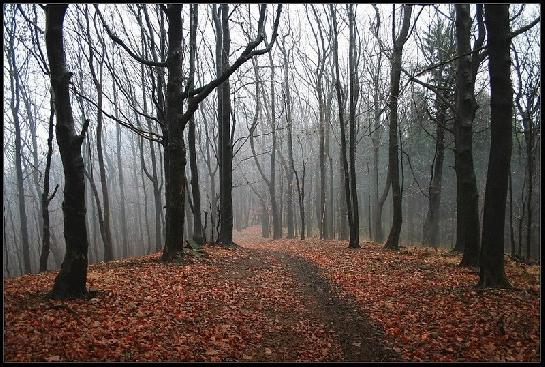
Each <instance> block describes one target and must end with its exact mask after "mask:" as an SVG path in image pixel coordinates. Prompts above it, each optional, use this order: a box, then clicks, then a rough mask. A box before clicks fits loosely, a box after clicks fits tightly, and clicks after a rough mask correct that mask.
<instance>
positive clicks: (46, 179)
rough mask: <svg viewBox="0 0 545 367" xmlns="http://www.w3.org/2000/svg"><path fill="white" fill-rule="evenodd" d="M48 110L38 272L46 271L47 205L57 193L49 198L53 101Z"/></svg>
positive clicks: (48, 243)
mask: <svg viewBox="0 0 545 367" xmlns="http://www.w3.org/2000/svg"><path fill="white" fill-rule="evenodd" d="M50 106H51V107H50V109H51V114H50V115H49V129H48V131H49V135H48V137H47V155H46V163H45V171H44V189H43V191H42V198H41V199H42V201H41V203H42V204H41V209H42V226H43V227H42V231H43V235H42V253H41V255H40V272H42V271H47V259H48V257H49V251H50V237H51V235H50V232H51V229H50V228H49V203H50V202H51V200H52V199H53V196H54V195H55V192H56V191H57V187H58V186H56V187H55V190H54V191H53V195H51V197H50V196H49V175H50V172H51V155H52V154H53V118H54V115H55V105H54V102H53V99H51V101H50Z"/></svg>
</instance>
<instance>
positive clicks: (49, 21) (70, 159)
mask: <svg viewBox="0 0 545 367" xmlns="http://www.w3.org/2000/svg"><path fill="white" fill-rule="evenodd" d="M67 7H68V6H67V5H47V7H46V28H45V29H46V30H45V40H46V47H47V56H48V59H49V68H50V75H51V86H52V88H53V96H54V101H55V112H56V114H57V125H56V135H57V144H58V145H59V152H60V155H61V160H62V164H63V167H64V178H65V180H64V182H65V184H64V201H63V204H62V208H63V214H64V238H65V240H66V253H65V256H64V261H63V263H62V267H61V270H60V272H59V274H58V275H57V277H56V278H55V282H54V284H53V289H52V290H51V293H50V294H51V296H52V297H53V298H67V297H81V296H83V295H85V294H86V293H87V289H86V282H87V248H88V247H89V243H88V241H87V228H86V226H85V181H84V177H83V175H84V165H83V158H82V156H81V144H82V142H83V138H84V134H85V132H86V130H87V127H88V121H86V123H85V124H84V126H83V130H82V132H81V135H77V134H76V132H75V129H74V118H73V116H72V107H71V105H70V93H69V89H68V84H69V81H70V77H71V75H72V74H71V73H69V72H68V71H67V70H66V65H65V56H64V41H63V22H64V15H65V13H66V8H67Z"/></svg>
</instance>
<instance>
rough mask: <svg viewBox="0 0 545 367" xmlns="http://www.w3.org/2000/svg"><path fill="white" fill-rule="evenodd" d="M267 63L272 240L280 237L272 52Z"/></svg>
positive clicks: (280, 223)
mask: <svg viewBox="0 0 545 367" xmlns="http://www.w3.org/2000/svg"><path fill="white" fill-rule="evenodd" d="M269 63H270V68H271V90H270V91H271V114H270V123H271V132H272V134H271V135H272V150H271V176H270V177H271V178H270V184H269V193H270V195H271V209H272V217H273V240H278V239H280V238H282V222H281V219H280V213H281V211H279V209H278V203H277V201H276V101H275V93H274V62H273V58H272V53H269Z"/></svg>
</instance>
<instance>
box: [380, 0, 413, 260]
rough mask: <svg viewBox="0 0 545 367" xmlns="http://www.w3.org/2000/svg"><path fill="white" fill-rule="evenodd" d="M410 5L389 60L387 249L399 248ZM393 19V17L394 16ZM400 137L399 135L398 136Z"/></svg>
mask: <svg viewBox="0 0 545 367" xmlns="http://www.w3.org/2000/svg"><path fill="white" fill-rule="evenodd" d="M411 13H412V5H403V25H402V27H401V31H400V33H399V35H398V37H397V38H396V39H395V41H394V50H393V55H392V62H391V71H390V72H391V74H390V101H389V104H390V126H389V129H390V132H389V142H388V171H389V175H390V180H391V181H390V182H391V185H392V206H393V218H392V227H391V229H390V233H389V234H388V239H387V240H386V243H385V244H384V247H385V248H387V249H393V250H397V249H398V248H399V234H400V232H401V223H402V214H401V200H402V197H401V187H400V183H399V154H398V136H397V130H398V121H397V120H398V119H397V105H398V98H399V82H400V78H401V56H402V54H403V46H404V45H405V42H406V41H407V36H408V32H409V25H410V21H411ZM394 21H395V17H394ZM394 24H395V23H394ZM399 138H400V137H399Z"/></svg>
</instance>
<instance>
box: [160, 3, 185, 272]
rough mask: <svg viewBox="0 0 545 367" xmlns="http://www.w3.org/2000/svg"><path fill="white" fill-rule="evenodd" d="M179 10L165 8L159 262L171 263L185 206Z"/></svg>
mask: <svg viewBox="0 0 545 367" xmlns="http://www.w3.org/2000/svg"><path fill="white" fill-rule="evenodd" d="M181 11H182V6H181V5H168V7H167V11H166V12H167V19H168V62H167V68H168V83H167V96H166V97H167V98H166V123H167V129H168V143H167V144H166V145H165V148H166V149H165V162H167V164H166V169H165V182H167V185H166V209H167V210H166V236H165V247H164V248H163V254H162V256H161V259H162V260H163V261H173V260H175V259H176V258H178V257H181V256H182V246H183V230H184V220H185V213H184V206H185V188H186V185H185V164H186V158H185V146H184V135H183V132H184V123H183V121H182V100H183V97H182V94H183V71H182V66H183V65H182V53H181V52H180V51H179V50H180V48H181V47H182V15H181Z"/></svg>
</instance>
